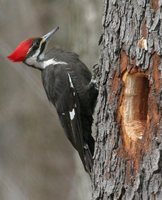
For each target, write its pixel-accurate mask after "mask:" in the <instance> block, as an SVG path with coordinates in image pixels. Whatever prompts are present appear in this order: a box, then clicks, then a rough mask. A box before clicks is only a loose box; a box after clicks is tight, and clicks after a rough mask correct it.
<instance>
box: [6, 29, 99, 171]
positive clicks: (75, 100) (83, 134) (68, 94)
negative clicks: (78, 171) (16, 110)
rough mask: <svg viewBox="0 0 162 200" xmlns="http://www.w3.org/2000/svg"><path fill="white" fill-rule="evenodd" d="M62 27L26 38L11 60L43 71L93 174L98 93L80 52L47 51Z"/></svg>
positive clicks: (45, 83)
mask: <svg viewBox="0 0 162 200" xmlns="http://www.w3.org/2000/svg"><path fill="white" fill-rule="evenodd" d="M58 29H59V27H56V28H54V29H53V30H52V31H50V32H49V33H47V34H46V35H44V36H42V37H37V38H29V39H27V40H24V41H23V42H21V43H20V44H19V45H18V47H17V48H16V49H15V50H14V51H13V52H12V53H11V54H10V55H9V56H8V59H10V60H11V61H13V62H23V63H24V64H26V65H27V66H29V67H33V68H35V69H39V70H40V71H41V75H42V82H43V86H44V89H45V91H46V94H47V97H48V100H49V101H50V102H51V103H52V104H53V105H54V106H55V108H56V111H57V113H58V116H59V119H60V122H61V125H62V127H63V129H64V131H65V134H66V136H67V138H68V139H69V140H70V142H71V144H72V145H73V147H74V148H75V149H76V150H77V151H78V153H79V156H80V158H81V161H82V163H83V165H84V168H85V170H86V171H87V172H88V173H89V174H90V173H91V169H92V166H93V153H94V138H93V137H92V135H91V126H92V122H93V117H92V115H93V112H94V107H95V104H96V98H97V94H98V92H97V89H96V87H95V82H94V81H93V80H92V75H91V72H90V71H89V69H88V68H87V67H86V65H85V64H84V63H83V62H81V61H80V59H79V56H78V55H77V54H75V53H73V52H67V51H64V50H61V49H56V48H52V49H51V50H49V51H46V48H47V44H48V42H49V40H50V38H51V37H52V36H53V35H54V34H55V32H56V31H57V30H58Z"/></svg>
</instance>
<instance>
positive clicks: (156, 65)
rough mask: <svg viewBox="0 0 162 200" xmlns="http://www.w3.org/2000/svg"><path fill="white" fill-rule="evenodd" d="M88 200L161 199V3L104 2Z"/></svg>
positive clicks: (141, 0) (147, 0)
mask: <svg viewBox="0 0 162 200" xmlns="http://www.w3.org/2000/svg"><path fill="white" fill-rule="evenodd" d="M104 5H105V6H104V16H103V21H102V25H103V34H102V36H101V39H100V45H101V57H100V64H99V73H98V84H99V96H98V104H97V107H96V121H95V125H96V149H95V156H94V159H95V160H94V169H93V175H92V177H93V178H92V180H93V197H92V198H93V200H100V199H101V200H102V199H103V200H108V199H112V200H113V199H115V200H117V199H118V200H119V199H120V200H121V199H122V200H138V199H142V200H147V199H151V200H155V199H156V200H161V199H162V117H161V111H162V109H161V108H162V89H161V88H162V79H161V78H162V57H161V56H162V17H161V16H162V1H161V0H159V1H158V0H128V1H124V0H121V1H117V0H105V2H104Z"/></svg>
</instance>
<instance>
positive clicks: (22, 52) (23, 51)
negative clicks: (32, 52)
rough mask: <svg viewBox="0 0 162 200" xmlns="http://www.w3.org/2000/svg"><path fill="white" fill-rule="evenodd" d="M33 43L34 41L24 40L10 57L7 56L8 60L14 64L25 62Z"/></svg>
mask: <svg viewBox="0 0 162 200" xmlns="http://www.w3.org/2000/svg"><path fill="white" fill-rule="evenodd" d="M32 43H33V39H28V40H24V41H23V42H21V43H20V44H19V46H18V47H17V48H16V49H15V50H14V51H13V52H12V53H11V54H10V55H9V56H7V58H8V59H10V60H12V61H13V62H22V61H24V60H25V58H26V56H27V53H28V51H29V49H30V47H31V45H32Z"/></svg>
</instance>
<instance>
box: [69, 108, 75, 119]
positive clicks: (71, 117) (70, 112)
mask: <svg viewBox="0 0 162 200" xmlns="http://www.w3.org/2000/svg"><path fill="white" fill-rule="evenodd" d="M69 114H70V119H71V120H73V119H74V117H75V110H74V108H73V109H72V111H69Z"/></svg>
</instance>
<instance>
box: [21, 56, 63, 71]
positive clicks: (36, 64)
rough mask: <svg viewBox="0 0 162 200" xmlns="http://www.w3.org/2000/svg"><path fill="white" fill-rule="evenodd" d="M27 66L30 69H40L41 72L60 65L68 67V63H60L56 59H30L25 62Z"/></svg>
mask: <svg viewBox="0 0 162 200" xmlns="http://www.w3.org/2000/svg"><path fill="white" fill-rule="evenodd" d="M24 63H25V64H27V65H28V66H30V67H33V68H36V69H39V70H43V69H45V68H46V67H48V66H50V65H58V64H64V65H67V63H66V62H63V61H59V60H57V59H55V58H50V59H48V60H46V59H39V60H38V59H34V58H28V59H26V60H25V62H24Z"/></svg>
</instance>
